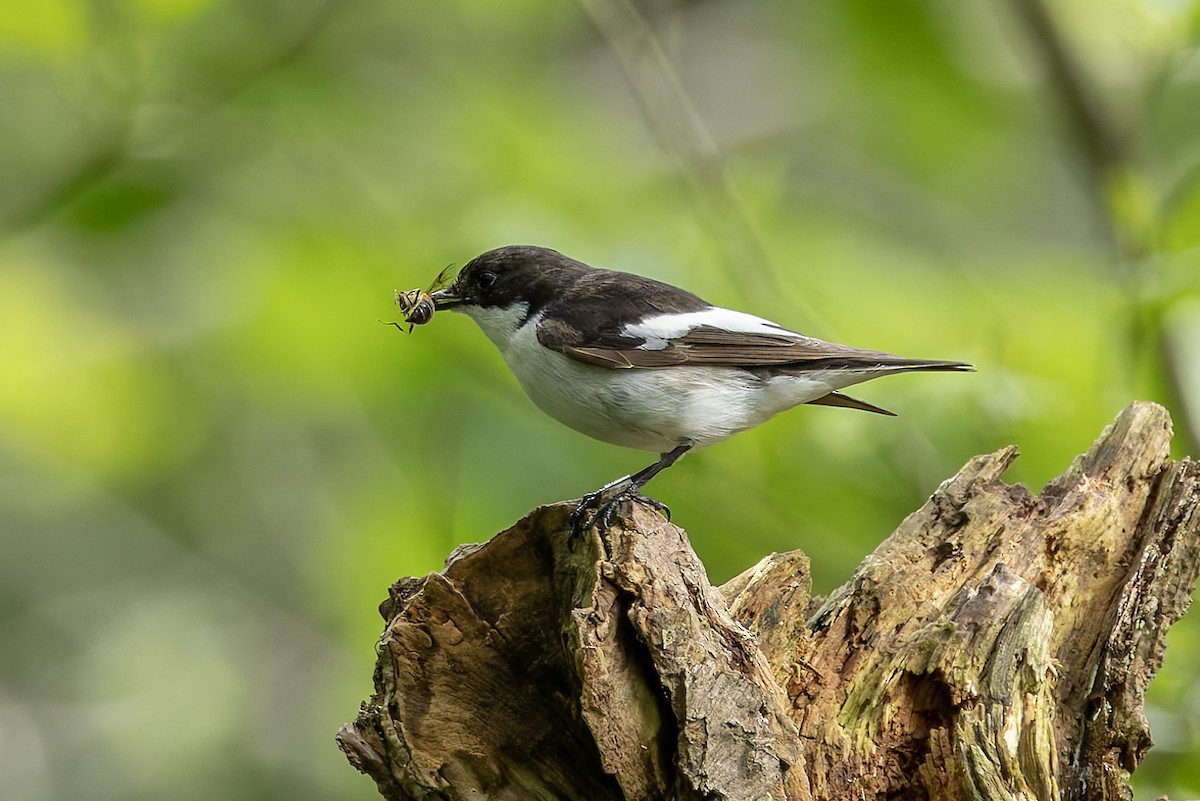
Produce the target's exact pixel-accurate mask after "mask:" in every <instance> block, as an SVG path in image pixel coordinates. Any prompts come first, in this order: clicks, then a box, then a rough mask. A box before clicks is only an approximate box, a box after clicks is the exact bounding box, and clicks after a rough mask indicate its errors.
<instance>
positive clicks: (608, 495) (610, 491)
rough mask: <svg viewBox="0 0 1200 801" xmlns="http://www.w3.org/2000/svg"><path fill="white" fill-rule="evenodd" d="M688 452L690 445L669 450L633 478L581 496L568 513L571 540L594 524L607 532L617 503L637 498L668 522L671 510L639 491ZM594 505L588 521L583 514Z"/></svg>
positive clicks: (620, 480) (615, 482)
mask: <svg viewBox="0 0 1200 801" xmlns="http://www.w3.org/2000/svg"><path fill="white" fill-rule="evenodd" d="M691 448H692V445H691V443H686V444H684V445H678V446H676V447H675V448H673V449H672V450H670V451H668V452H666V453H664V454H662V455H661V456H660V457H659V459H658V461H657V462H655V463H654V464H652V465H650V466H649V467H646V468H643V469H642V470H639V471H638V472H636V473H634V474H633V475H629V476H624V477H622V478H618V479H617V480H616V481H612V482H609V483H608V484H605V485H604V486H603V487H601V488H600V489H598V490H596V491H595V492H589V493H588V494H587V495H584V496H583V498H581V499H580V501H579V504H578V505H577V506H576V507H575V511H573V512H571V516H570V518H569V522H570V524H571V538H572V539H576V538H578V537H580V536H582V535H583V532H585V531H587V530H588V529H589V528H591V527H592V526H594V525H596V524H597V523H599V524H600V526H601V527H602V528H608V526H609V524H610V523H611V522H612V515H613V510H614V508H615V507H616V505H617V503H619V502H620V501H622V500H626V499H628V498H635V497H636V498H640V499H641V500H643V501H645V502H646V503H648V504H650V505H651V506H653V507H654V508H655V509H657V510H658V511H660V512H665V513H666V516H667V519H668V520H670V519H671V510H670V509H669V508H667V505H666V504H665V503H662V502H661V501H656V500H654V499H653V498H647V497H646V496H645V495H642V487H644V486H646V484H647V483H648V482H649V481H650V479H652V478H654V477H655V476H657V475H658V474H659V473H661V472H662V471H664V470H666V469H667V468H668V467H670V466H671V465H673V464H675V463H676V462H677V461H679V459H680V457H682V456H683V455H684V454H685V453H687V452H688V451H689V450H691ZM622 485H624V486H622ZM618 487H620V489H617V488H618ZM596 503H599V506H598V507H597V508H596V511H595V513H594V514H592V516H591V517H590V518H587V517H586V514H587V511H588V509H590V508H591V507H592V505H593V504H596ZM585 519H586V522H585Z"/></svg>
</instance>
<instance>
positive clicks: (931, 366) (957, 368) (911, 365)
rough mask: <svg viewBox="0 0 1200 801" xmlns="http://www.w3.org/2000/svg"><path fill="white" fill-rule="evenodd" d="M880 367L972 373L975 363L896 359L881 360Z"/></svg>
mask: <svg viewBox="0 0 1200 801" xmlns="http://www.w3.org/2000/svg"><path fill="white" fill-rule="evenodd" d="M880 366H881V367H899V368H902V369H905V370H942V371H948V372H956V373H973V372H975V365H973V364H967V363H966V362H952V361H944V360H942V359H899V358H898V359H896V360H895V361H888V362H883V363H881V365H880Z"/></svg>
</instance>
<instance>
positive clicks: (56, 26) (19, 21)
mask: <svg viewBox="0 0 1200 801" xmlns="http://www.w3.org/2000/svg"><path fill="white" fill-rule="evenodd" d="M86 38H87V12H86V10H85V9H84V4H83V2H82V0H38V2H36V3H6V4H5V7H4V8H3V10H0V53H2V52H4V51H8V52H9V53H14V54H22V53H23V54H28V55H60V54H67V53H74V52H76V51H78V50H79V49H80V48H81V47H82V46H83V45H84V43H85V41H86Z"/></svg>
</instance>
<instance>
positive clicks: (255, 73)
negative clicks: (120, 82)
mask: <svg viewBox="0 0 1200 801" xmlns="http://www.w3.org/2000/svg"><path fill="white" fill-rule="evenodd" d="M349 5H350V4H349V3H346V2H338V1H337V0H329V2H326V3H323V4H322V5H321V6H319V7H318V8H317V9H316V10H315V11H314V12H313V13H312V14H311V15H309V16H308V17H307V18H306V19H305V20H304V21H303V23H302V24H300V25H297V26H296V27H295V29H294V30H293V31H291V33H290V34H289V35H287V36H285V37H283V38H282V39H281V40H280V41H278V42H277V44H276V47H275V48H274V49H267V50H266V51H265V52H264V53H263V55H262V57H261V58H260V59H259V60H258V61H257V62H256V63H254V64H251V65H250V66H249V67H248V68H247V69H245V71H243V72H241V73H239V74H237V75H235V76H233V77H232V78H229V79H227V80H226V81H225V82H224V83H215V84H212V85H211V86H206V87H205V88H206V89H207V92H204V93H201V98H202V99H201V100H200V101H199V102H197V103H195V104H194V105H193V106H192V107H191V108H189V109H188V113H187V114H185V115H183V116H182V118H181V119H179V120H178V121H176V122H175V123H174V124H172V125H170V126H167V127H165V128H163V129H162V130H160V131H159V132H158V134H157V138H156V140H155V141H150V142H145V141H143V142H136V136H135V135H134V126H133V119H134V117H135V116H136V115H137V111H138V105H137V104H134V105H131V106H130V107H128V108H125V109H122V110H121V112H120V113H116V114H114V115H113V118H112V120H111V121H110V122H109V124H108V126H107V129H106V130H105V132H104V133H102V134H100V135H98V136H95V137H94V138H93V141H92V142H91V143H90V146H89V147H87V148H85V149H84V151H83V152H82V153H80V154H79V155H78V156H77V157H76V158H75V159H74V160H73V161H71V162H70V163H69V164H68V165H67V166H66V167H65V168H64V169H63V170H62V172H60V173H59V174H58V175H56V176H54V177H52V178H50V179H49V180H47V181H46V183H45V184H44V185H43V186H41V187H34V188H32V189H30V190H28V191H26V192H24V193H22V194H21V195H20V196H19V199H18V201H17V202H16V203H14V204H12V205H11V206H9V207H7V208H0V235H5V234H14V233H18V232H20V231H23V230H27V229H29V228H33V227H35V226H37V225H39V224H40V223H42V222H43V221H45V220H46V219H48V218H49V217H52V216H53V215H54V214H56V213H57V212H58V211H59V210H61V209H62V208H64V207H65V206H67V205H68V204H70V203H71V202H72V201H74V200H76V199H77V198H79V197H80V196H81V195H83V194H84V193H85V192H87V191H88V190H89V189H91V188H92V187H94V186H96V185H98V184H99V183H101V182H102V181H103V180H104V179H105V178H107V177H108V176H109V175H111V174H112V173H113V172H115V171H116V170H117V169H118V168H120V167H121V165H123V164H125V163H126V162H127V161H129V160H130V158H131V156H132V148H133V147H134V145H135V144H136V145H140V146H142V147H151V148H152V147H153V145H155V144H157V142H158V141H164V140H167V139H170V138H171V137H172V136H175V135H177V134H179V133H180V132H181V131H183V130H185V129H187V127H188V126H190V125H192V124H194V123H195V122H196V121H197V120H199V119H201V118H202V117H205V116H207V115H208V114H211V113H213V112H214V111H217V110H218V109H220V108H222V107H223V106H225V105H227V104H229V103H230V102H232V101H233V100H234V99H236V98H237V97H238V96H239V95H240V94H242V93H243V92H245V91H246V90H247V89H249V88H250V87H251V86H253V85H254V84H256V83H258V82H259V81H261V80H263V79H264V78H266V77H267V76H269V75H271V74H273V73H275V72H277V71H279V70H281V69H283V68H285V67H286V66H288V65H289V64H291V63H292V62H293V61H295V60H296V59H297V58H298V57H299V56H301V55H302V54H303V53H304V52H305V51H306V50H307V49H308V47H309V45H311V44H312V42H313V40H315V39H316V38H317V36H318V35H319V34H320V33H321V31H323V30H324V29H325V27H326V26H327V25H328V24H329V21H330V20H331V19H332V18H333V16H334V15H335V13H338V12H341V11H344V10H345V9H346V8H347V7H349ZM205 79H207V76H205ZM196 83H197V84H198V85H201V84H204V80H197V81H196ZM190 88H191V89H194V88H195V87H190ZM182 94H194V92H183V93H182Z"/></svg>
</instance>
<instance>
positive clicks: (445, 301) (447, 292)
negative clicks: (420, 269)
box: [429, 286, 464, 311]
mask: <svg viewBox="0 0 1200 801" xmlns="http://www.w3.org/2000/svg"><path fill="white" fill-rule="evenodd" d="M429 297H430V299H431V300H433V308H435V309H437V310H438V311H441V310H442V309H450V308H453V307H455V306H457V305H458V304H460V303H462V302H463V300H464V298H461V297H459V296H458V295H456V294H454V287H452V286H448V287H446V288H445V289H439V290H438V291H436V292H430V293H429Z"/></svg>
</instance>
